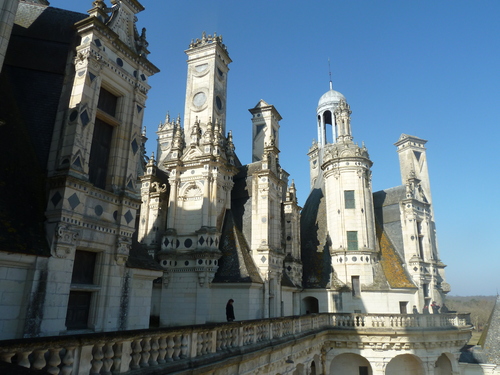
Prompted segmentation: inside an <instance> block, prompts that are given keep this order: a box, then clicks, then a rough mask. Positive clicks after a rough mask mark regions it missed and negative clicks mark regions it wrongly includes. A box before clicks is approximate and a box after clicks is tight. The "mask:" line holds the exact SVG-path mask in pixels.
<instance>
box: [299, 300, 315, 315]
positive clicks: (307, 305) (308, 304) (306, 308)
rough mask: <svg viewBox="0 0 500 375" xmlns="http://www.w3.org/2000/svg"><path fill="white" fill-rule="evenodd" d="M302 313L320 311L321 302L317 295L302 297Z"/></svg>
mask: <svg viewBox="0 0 500 375" xmlns="http://www.w3.org/2000/svg"><path fill="white" fill-rule="evenodd" d="M301 310H302V314H316V313H319V302H318V299H317V298H315V297H310V296H309V297H304V298H303V299H302V309H301Z"/></svg>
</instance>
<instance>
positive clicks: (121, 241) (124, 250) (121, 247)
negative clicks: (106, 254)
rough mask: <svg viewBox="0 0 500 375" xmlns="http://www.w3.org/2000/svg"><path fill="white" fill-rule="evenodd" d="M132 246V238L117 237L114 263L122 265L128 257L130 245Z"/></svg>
mask: <svg viewBox="0 0 500 375" xmlns="http://www.w3.org/2000/svg"><path fill="white" fill-rule="evenodd" d="M131 246H132V240H131V239H130V238H128V237H118V240H117V243H116V254H115V260H116V263H117V264H118V265H120V266H122V265H124V264H125V262H126V261H127V259H128V255H129V252H130V247H131Z"/></svg>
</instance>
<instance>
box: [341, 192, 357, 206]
mask: <svg viewBox="0 0 500 375" xmlns="http://www.w3.org/2000/svg"><path fill="white" fill-rule="evenodd" d="M344 202H345V208H356V201H355V200H354V190H344Z"/></svg>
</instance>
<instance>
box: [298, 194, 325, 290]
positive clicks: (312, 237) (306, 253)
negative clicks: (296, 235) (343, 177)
mask: <svg viewBox="0 0 500 375" xmlns="http://www.w3.org/2000/svg"><path fill="white" fill-rule="evenodd" d="M325 206H326V204H325V198H324V195H323V190H322V189H321V187H318V186H316V187H314V188H313V190H312V191H311V193H310V194H309V197H308V198H307V200H306V203H305V204H304V208H303V209H302V212H301V216H300V241H301V260H302V267H303V268H302V270H303V276H302V285H303V287H304V288H326V287H328V286H329V285H330V282H331V281H332V280H330V278H331V273H332V267H331V256H330V251H329V249H328V246H329V243H330V242H331V241H330V239H329V238H328V235H327V233H328V230H327V227H326V225H327V223H326V207H325Z"/></svg>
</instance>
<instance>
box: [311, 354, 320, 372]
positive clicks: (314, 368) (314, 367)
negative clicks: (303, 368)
mask: <svg viewBox="0 0 500 375" xmlns="http://www.w3.org/2000/svg"><path fill="white" fill-rule="evenodd" d="M322 373H323V366H322V363H321V357H320V356H319V354H316V355H314V357H313V359H312V361H311V364H310V365H309V375H318V374H322Z"/></svg>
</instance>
